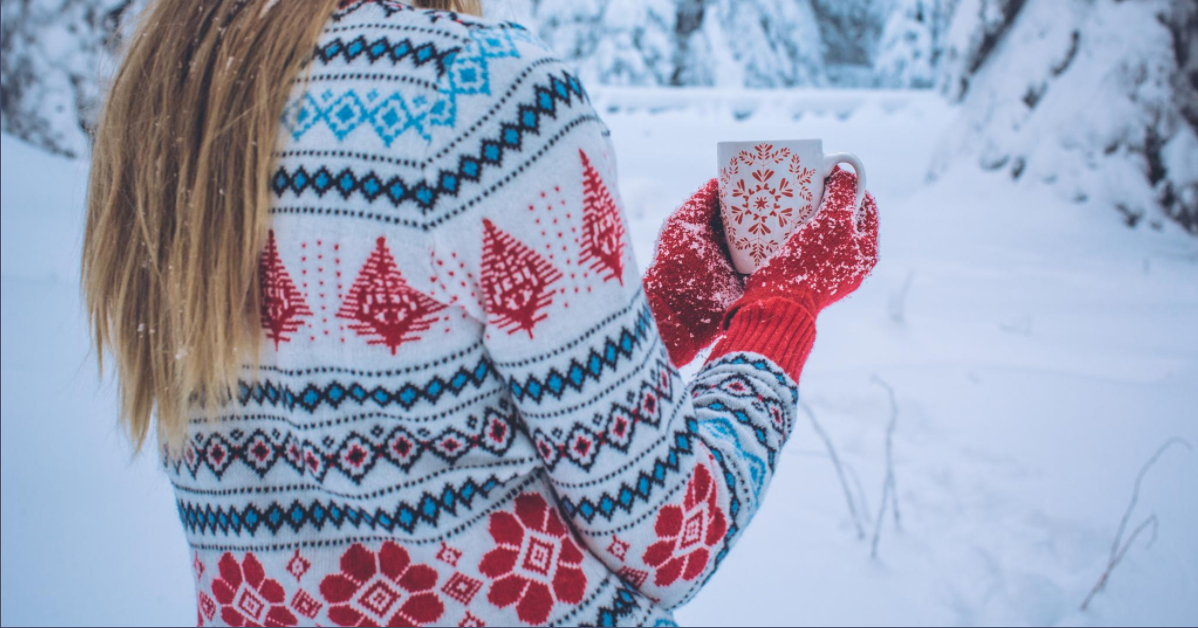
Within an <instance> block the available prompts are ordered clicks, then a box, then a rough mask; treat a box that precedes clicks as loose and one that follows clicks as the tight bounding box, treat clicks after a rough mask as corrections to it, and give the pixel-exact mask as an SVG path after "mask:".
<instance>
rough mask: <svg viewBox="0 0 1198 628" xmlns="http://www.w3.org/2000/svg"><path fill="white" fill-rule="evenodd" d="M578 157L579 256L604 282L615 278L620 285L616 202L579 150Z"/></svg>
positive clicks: (621, 254)
mask: <svg viewBox="0 0 1198 628" xmlns="http://www.w3.org/2000/svg"><path fill="white" fill-rule="evenodd" d="M578 154H579V155H581V156H582V175H583V176H582V240H581V244H582V256H581V257H580V258H579V263H586V262H590V267H591V270H594V271H595V272H597V273H599V274H601V275H602V276H603V280H604V281H608V280H610V279H616V280H618V281H619V282H620V285H624V222H623V221H622V220H620V210H619V208H618V207H617V206H616V201H615V200H614V199H613V198H612V195H611V193H610V192H608V190H607V186H606V185H604V183H603V179H602V178H601V177H600V176H599V171H598V170H596V169H595V167H594V166H592V165H591V160H590V159H588V158H587V154H586V153H584V152H583V151H582V150H581V149H580V150H579V151H578Z"/></svg>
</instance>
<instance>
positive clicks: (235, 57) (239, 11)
mask: <svg viewBox="0 0 1198 628" xmlns="http://www.w3.org/2000/svg"><path fill="white" fill-rule="evenodd" d="M346 4H349V2H347V0H282V1H280V0H154V1H153V2H152V3H151V5H150V7H148V8H147V9H146V13H145V14H144V16H143V17H142V20H141V23H140V25H139V27H138V28H137V30H136V32H135V34H134V36H133V37H132V39H131V42H130V45H129V48H128V50H127V52H126V55H125V58H124V59H123V61H122V63H121V65H120V67H119V69H118V71H117V74H116V77H115V79H114V80H113V83H112V85H111V87H110V91H109V93H108V95H107V98H106V99H105V101H104V104H103V107H102V110H101V112H100V116H99V122H98V125H97V127H96V137H95V145H94V148H93V152H92V159H91V178H90V182H89V187H88V198H87V228H86V232H85V236H84V243H83V268H82V288H83V293H84V300H85V303H86V309H87V313H88V318H89V323H90V327H91V334H92V340H93V342H94V344H95V347H96V350H97V354H98V357H99V360H100V366H101V369H103V366H104V364H103V360H104V358H103V356H104V353H105V352H109V353H111V355H112V358H113V361H114V362H115V369H114V370H115V371H116V375H117V380H118V382H119V384H118V386H119V390H118V395H119V398H120V404H121V405H120V412H121V422H122V423H123V425H124V426H125V428H126V430H127V432H128V434H129V437H130V438H131V439H132V441H133V443H134V444H135V446H136V447H137V448H138V449H140V447H141V446H142V444H144V442H145V440H146V438H147V436H148V434H149V432H150V427H151V424H152V418H153V417H154V416H155V415H156V416H157V435H158V437H159V438H160V439H164V440H177V439H179V438H181V437H182V436H183V435H184V434H185V433H186V427H187V417H188V413H189V410H190V407H191V405H192V404H197V405H198V406H202V407H207V408H209V409H211V408H213V407H216V406H219V405H221V404H224V403H227V402H228V401H230V399H231V391H234V390H235V386H236V384H237V378H238V375H239V373H240V371H241V369H242V368H243V366H244V365H245V364H246V362H247V360H248V361H252V362H253V363H254V364H256V363H257V359H258V358H257V351H258V348H259V345H260V342H259V338H258V334H259V333H260V330H259V326H258V324H257V316H258V312H259V307H260V303H259V287H258V280H259V278H258V260H259V256H260V255H261V249H262V247H263V246H264V244H265V234H266V230H267V229H266V227H267V222H268V211H267V210H268V208H269V204H270V196H269V188H268V177H269V174H270V170H271V167H272V163H273V152H274V148H275V141H276V139H277V135H278V127H279V119H280V117H281V116H282V112H283V108H284V106H285V105H286V100H287V97H288V95H289V94H290V91H291V86H292V83H293V81H294V80H296V78H297V77H298V76H299V74H300V72H301V71H302V70H303V69H304V67H305V66H306V64H307V62H308V61H309V59H310V58H311V53H312V51H313V49H314V47H315V44H316V40H317V38H318V37H319V35H320V32H321V30H322V29H323V28H324V26H325V24H326V22H327V21H328V19H329V17H330V15H331V14H332V13H333V11H335V10H336V9H337V7H338V5H346ZM412 4H414V5H416V6H418V7H421V8H435V9H448V10H456V11H459V12H462V13H472V14H475V15H478V14H481V6H480V3H479V0H417V1H415V2H412Z"/></svg>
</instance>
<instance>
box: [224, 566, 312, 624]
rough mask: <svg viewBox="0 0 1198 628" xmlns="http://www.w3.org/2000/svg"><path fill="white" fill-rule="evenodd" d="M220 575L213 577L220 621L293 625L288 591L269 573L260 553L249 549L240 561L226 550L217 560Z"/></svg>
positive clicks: (294, 619) (295, 622) (294, 622)
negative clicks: (260, 560) (264, 566)
mask: <svg viewBox="0 0 1198 628" xmlns="http://www.w3.org/2000/svg"><path fill="white" fill-rule="evenodd" d="M217 567H218V568H219V570H220V577H219V578H217V579H215V580H213V581H212V596H213V597H215V598H216V601H217V602H218V603H219V604H220V618H221V621H223V622H225V623H226V624H229V625H230V626H294V625H296V624H297V623H298V621H297V620H296V618H295V615H294V614H293V613H292V612H291V611H290V610H288V609H287V594H286V593H285V592H284V591H283V585H281V584H279V581H278V580H275V579H273V578H267V577H266V570H265V569H263V568H262V563H260V562H258V557H257V556H254V554H253V553H252V552H247V553H246V555H245V559H243V560H242V561H241V563H240V564H238V563H237V559H236V558H234V557H233V554H231V553H229V552H225V554H224V556H221V557H220V562H219V563H217Z"/></svg>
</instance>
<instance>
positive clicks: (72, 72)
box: [0, 0, 142, 155]
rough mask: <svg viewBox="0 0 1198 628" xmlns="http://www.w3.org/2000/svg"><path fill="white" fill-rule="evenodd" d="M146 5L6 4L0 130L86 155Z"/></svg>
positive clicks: (133, 0)
mask: <svg viewBox="0 0 1198 628" xmlns="http://www.w3.org/2000/svg"><path fill="white" fill-rule="evenodd" d="M141 4H142V0H36V1H35V0H4V2H3V3H2V4H0V17H2V20H0V22H2V23H0V115H2V121H0V126H2V127H3V129H4V131H5V132H8V133H12V134H13V135H16V136H18V137H21V138H24V139H26V140H28V141H30V142H33V143H34V144H37V145H39V146H42V147H45V148H46V149H48V150H50V151H52V152H56V153H61V154H65V155H80V154H82V153H84V152H85V151H86V150H87V135H86V132H85V127H87V126H88V125H89V124H90V123H91V120H92V119H93V118H94V114H95V108H96V103H97V101H98V99H99V96H100V91H99V84H100V81H99V76H100V75H101V73H102V72H103V71H104V68H105V67H106V66H111V61H112V54H113V53H114V52H115V51H116V47H117V45H118V40H117V39H116V38H115V37H114V35H116V34H117V33H118V32H119V31H120V28H121V27H122V25H124V24H125V23H127V21H128V19H129V17H130V16H131V15H132V14H133V13H135V12H136V10H137V9H138V8H139V7H140V6H141Z"/></svg>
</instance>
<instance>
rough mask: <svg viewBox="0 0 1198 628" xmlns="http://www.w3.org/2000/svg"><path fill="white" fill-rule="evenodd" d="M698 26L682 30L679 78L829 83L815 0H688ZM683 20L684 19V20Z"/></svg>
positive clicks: (763, 84)
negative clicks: (683, 52) (812, 1)
mask: <svg viewBox="0 0 1198 628" xmlns="http://www.w3.org/2000/svg"><path fill="white" fill-rule="evenodd" d="M682 4H683V5H689V6H684V7H683V8H682V9H681V10H680V11H679V16H680V18H681V17H682V16H687V17H690V19H692V20H695V19H696V18H698V20H697V28H693V29H687V30H689V31H690V32H688V33H684V32H682V31H683V29H679V35H681V36H684V37H685V40H684V41H680V42H679V44H680V46H682V48H683V50H684V51H685V54H683V55H679V56H676V66H677V70H676V80H675V81H674V82H675V83H679V84H688V85H689V84H697V85H723V86H735V87H757V88H768V87H792V86H798V85H815V86H818V85H823V84H825V83H826V82H827V77H826V73H825V71H824V59H823V40H822V38H821V36H820V31H819V24H818V21H817V19H816V16H815V12H814V10H813V8H812V6H811V3H810V1H809V0H702V1H701V2H700V1H699V0H692V1H688V0H683V2H682ZM680 24H681V22H680Z"/></svg>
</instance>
